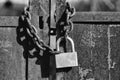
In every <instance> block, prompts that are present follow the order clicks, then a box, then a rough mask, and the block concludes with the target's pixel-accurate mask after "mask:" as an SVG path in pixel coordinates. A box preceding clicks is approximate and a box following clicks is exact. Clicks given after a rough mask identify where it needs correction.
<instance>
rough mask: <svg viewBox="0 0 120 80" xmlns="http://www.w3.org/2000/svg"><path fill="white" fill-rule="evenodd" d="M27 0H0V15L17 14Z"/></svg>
mask: <svg viewBox="0 0 120 80" xmlns="http://www.w3.org/2000/svg"><path fill="white" fill-rule="evenodd" d="M28 2H29V0H0V16H19V15H21V13H22V12H23V10H24V7H25V6H27V5H28Z"/></svg>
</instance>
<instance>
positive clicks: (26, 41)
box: [16, 3, 75, 58]
mask: <svg viewBox="0 0 120 80" xmlns="http://www.w3.org/2000/svg"><path fill="white" fill-rule="evenodd" d="M65 13H66V16H67V17H66V20H65V26H64V30H63V31H64V35H65V36H67V35H68V33H69V32H71V31H72V30H73V23H72V21H71V17H72V16H73V15H74V14H75V9H74V8H71V6H70V4H69V3H66V10H65ZM30 20H31V15H30V13H29V7H27V8H25V10H24V12H23V15H21V16H20V17H19V26H18V27H17V28H16V33H17V42H18V43H19V44H20V45H21V46H23V49H24V52H23V56H24V58H26V56H28V57H30V58H33V57H35V56H36V55H38V54H39V53H40V51H41V50H42V51H47V52H49V53H51V54H54V53H56V54H57V53H59V52H56V51H53V50H52V49H51V48H50V47H49V46H48V45H46V44H45V43H44V42H43V40H41V39H40V38H39V36H38V35H37V30H36V28H35V27H34V26H33V25H32V24H31V22H30ZM31 52H32V53H31Z"/></svg>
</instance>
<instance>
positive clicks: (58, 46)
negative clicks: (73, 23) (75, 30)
mask: <svg viewBox="0 0 120 80" xmlns="http://www.w3.org/2000/svg"><path fill="white" fill-rule="evenodd" d="M62 39H64V37H60V38H59V39H58V40H57V51H60V42H61V40H62ZM66 39H67V40H69V41H70V42H71V46H72V52H75V45H74V41H73V40H72V38H71V37H69V36H67V37H66Z"/></svg>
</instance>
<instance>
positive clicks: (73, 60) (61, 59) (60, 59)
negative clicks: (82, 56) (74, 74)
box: [55, 52, 78, 68]
mask: <svg viewBox="0 0 120 80" xmlns="http://www.w3.org/2000/svg"><path fill="white" fill-rule="evenodd" d="M55 59H56V68H66V67H74V66H78V58H77V52H67V53H60V54H57V55H55Z"/></svg>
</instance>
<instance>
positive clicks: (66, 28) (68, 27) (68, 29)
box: [63, 2, 75, 37]
mask: <svg viewBox="0 0 120 80" xmlns="http://www.w3.org/2000/svg"><path fill="white" fill-rule="evenodd" d="M65 14H66V16H67V17H66V21H65V26H64V31H63V32H64V36H65V37H66V36H68V34H69V33H70V32H71V31H72V30H73V22H72V21H71V18H72V17H73V16H74V15H75V8H71V5H70V4H69V3H68V2H66V9H65Z"/></svg>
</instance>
